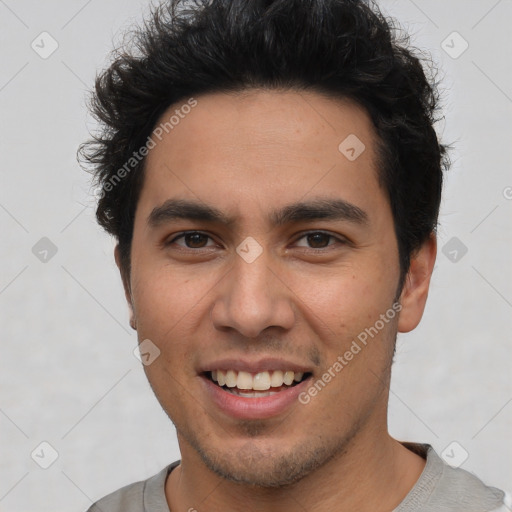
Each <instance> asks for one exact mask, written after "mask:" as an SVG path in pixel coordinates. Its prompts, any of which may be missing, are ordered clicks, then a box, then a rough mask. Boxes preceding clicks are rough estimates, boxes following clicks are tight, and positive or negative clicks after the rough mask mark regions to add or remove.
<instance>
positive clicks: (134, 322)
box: [114, 244, 137, 331]
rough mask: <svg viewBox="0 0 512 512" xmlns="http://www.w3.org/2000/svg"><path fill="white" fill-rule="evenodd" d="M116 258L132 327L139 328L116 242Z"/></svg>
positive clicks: (127, 279)
mask: <svg viewBox="0 0 512 512" xmlns="http://www.w3.org/2000/svg"><path fill="white" fill-rule="evenodd" d="M114 259H115V261H116V265H117V268H118V269H119V273H120V274H121V281H122V283H123V288H124V296H125V297H126V302H127V303H128V309H129V310H130V327H131V328H132V329H133V330H135V331H136V330H137V319H136V317H135V312H134V310H133V299H132V294H131V289H130V283H129V278H128V276H126V274H125V272H124V270H123V267H122V264H121V252H120V250H119V244H116V247H115V249H114Z"/></svg>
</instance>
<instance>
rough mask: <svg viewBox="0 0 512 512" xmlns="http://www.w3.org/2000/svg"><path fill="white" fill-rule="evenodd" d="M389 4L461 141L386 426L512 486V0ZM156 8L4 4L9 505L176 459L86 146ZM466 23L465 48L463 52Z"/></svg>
mask: <svg viewBox="0 0 512 512" xmlns="http://www.w3.org/2000/svg"><path fill="white" fill-rule="evenodd" d="M381 5H382V7H383V9H384V11H385V12H387V13H389V14H391V15H393V16H396V17H397V18H398V19H399V20H400V21H401V23H402V26H403V27H404V28H405V29H407V30H408V31H410V32H411V34H412V42H413V44H414V45H416V46H418V47H420V48H427V49H429V50H430V52H431V54H432V56H433V59H434V61H435V62H436V63H437V64H438V66H440V69H441V71H440V76H439V77H440V78H442V79H443V81H444V88H443V91H444V92H443V98H444V106H445V115H446V119H445V121H444V122H443V123H442V124H441V126H440V127H439V132H440V134H441V135H442V138H443V141H445V142H454V144H455V150H454V151H453V153H452V159H453V162H454V163H453V167H452V169H451V171H450V172H449V174H448V175H447V176H446V188H445V191H444V199H443V203H442V210H441V217H440V223H441V226H440V229H439V253H438V260H437V264H436V268H435V273H434V276H433V279H432V286H431V292H430V296H429V301H428V304H427V309H426V312H425V316H424V319H423V322H422V324H421V325H420V327H418V328H417V329H416V330H415V331H414V332H413V333H411V334H408V335H401V336H399V343H398V349H397V357H396V363H395V366H394V373H393V382H392V388H391V401H390V431H391V433H392V434H393V435H394V436H395V437H397V438H399V439H401V440H412V441H421V442H428V443H431V444H432V445H433V446H434V447H435V448H436V450H437V451H438V453H443V452H444V453H445V456H446V457H448V458H451V459H452V462H454V463H460V462H461V461H462V460H463V459H464V458H465V457H466V454H467V459H466V460H465V461H464V462H463V464H462V467H463V468H465V469H467V470H469V471H472V472H474V473H476V474H477V475H479V476H480V477H481V478H482V479H484V481H486V482H488V483H489V484H492V485H494V486H497V487H500V488H504V489H509V490H512V464H510V461H511V460H512V441H511V436H510V432H511V428H510V427H511V424H512V422H511V420H512V403H511V402H512V377H511V371H510V361H511V360H512V344H511V343H510V332H511V327H512V321H511V319H512V315H511V308H512V279H511V269H512V265H510V260H511V258H510V256H511V251H510V247H511V239H512V229H511V227H512V215H511V213H512V200H511V198H512V175H511V171H510V164H511V161H512V158H511V157H512V155H511V151H512V150H511V147H512V144H511V142H512V138H511V136H512V127H511V122H510V121H511V113H512V86H511V78H512V67H511V59H510V56H511V55H512V53H511V51H512V39H511V37H510V28H509V23H510V20H511V19H512V2H511V1H510V0H501V1H496V0H482V1H467V0H457V1H454V0H452V1H445V0H443V1H441V0H436V1H432V0H429V1H426V0H415V1H410V0H404V1H400V2H397V1H395V2H393V1H384V2H381ZM146 6H147V2H146V1H143V0H130V1H126V0H125V1H121V0H108V1H103V2H102V1H100V0H89V1H86V0H67V1H64V0H53V1H45V2H36V1H35V0H31V1H23V0H0V37H1V54H2V55H1V58H2V66H1V70H0V109H1V116H0V119H1V139H0V142H1V148H0V149H1V160H0V161H1V173H2V174H1V187H0V223H1V233H2V240H3V243H2V244H1V245H0V268H1V275H0V308H1V326H2V344H1V355H0V380H1V381H0V393H1V397H0V436H1V437H0V509H1V510H2V511H6V512H10V511H23V512H27V511H31V510H34V511H35V510H39V511H56V510H68V511H82V510H85V509H86V508H87V507H88V506H89V505H90V503H91V500H94V499H97V498H99V497H100V496H102V495H104V494H106V493H107V492H110V491H112V490H114V489H116V488H118V487H120V486H122V485H125V484H127V483H130V482H132V481H135V480H139V479H144V478H147V477H148V476H150V475H152V474H154V473H156V472H157V471H159V470H160V469H161V468H162V467H163V466H164V465H166V464H168V463H170V462H172V461H174V460H176V459H177V458H179V452H178V447H177V443H176V438H175V430H174V427H173V425H172V424H171V422H170V421H169V420H168V419H167V417H166V416H165V414H164V413H163V412H162V410H161V408H160V406H159V405H158V403H157V401H156V399H155V398H154V397H153V394H152V392H151V390H150V388H149V385H148V384H147V381H146V378H145V376H144V373H143V370H142V367H141V365H140V363H139V361H138V360H137V359H136V358H135V357H134V355H133V353H132V351H133V349H134V348H135V346H136V343H137V340H136V336H135V333H134V331H132V330H131V329H130V328H129V326H128V314H127V309H126V305H125V300H124V295H123V293H122V287H121V282H120V279H119V277H118V273H117V268H116V267H115V264H114V259H113V253H112V251H113V248H114V243H113V241H112V240H110V239H109V237H108V236H107V235H106V234H104V233H103V232H102V231H101V230H100V228H99V227H98V226H97V225H96V224H95V221H94V199H93V197H92V196H91V193H90V192H91V191H90V185H89V181H88V180H89V176H88V175H87V174H86V173H84V172H83V171H81V170H80V168H79V167H78V165H77V163H76V160H75V152H76V149H77V146H78V144H79V143H80V142H82V141H83V140H84V139H86V138H87V136H88V130H89V129H93V128H94V123H93V122H92V120H91V119H90V118H89V117H88V115H87V113H86V110H85V92H86V90H87V89H88V88H89V87H90V86H91V84H92V83H93V79H94V76H95V73H96V70H97V69H99V68H100V67H102V66H104V65H105V63H106V62H107V53H108V51H109V50H110V49H111V47H112V41H113V39H114V40H116V41H119V40H120V35H119V34H120V32H119V31H120V29H122V28H126V27H127V25H129V24H131V23H133V22H135V21H137V20H139V19H140V18H141V13H142V12H143V10H144V9H145V7H146ZM44 31H46V32H48V33H49V34H50V35H51V37H52V38H53V39H54V40H56V41H57V43H58V48H57V50H56V51H55V52H54V53H53V54H52V55H50V56H49V57H47V58H46V59H43V58H41V57H40V55H39V54H38V53H36V51H34V49H33V48H32V47H31V43H32V41H35V43H34V45H36V44H37V45H39V48H38V50H39V51H40V52H41V51H43V50H44V51H48V50H49V49H51V44H52V41H51V40H50V39H48V36H40V34H41V32H44ZM454 31H456V32H458V33H459V34H460V36H461V37H462V38H463V40H465V41H467V42H468V44H469V47H468V48H467V50H466V51H465V52H464V53H462V54H461V55H457V58H454V55H456V54H458V53H460V51H461V50H462V49H463V45H464V41H463V40H462V39H460V37H459V36H457V35H453V34H452V33H453V32H454ZM41 38H46V39H44V40H43V42H41ZM447 38H448V39H447ZM443 41H446V42H445V43H444V44H443ZM442 45H443V46H442ZM42 46H44V48H41V47H42ZM443 47H445V48H446V49H447V51H448V52H449V53H450V52H451V54H452V56H450V55H449V54H448V53H447V52H446V51H445V50H444V49H443ZM43 237H47V238H48V239H49V240H50V241H51V243H52V244H54V246H55V247H56V249H57V252H56V253H55V254H52V251H51V248H50V249H48V247H49V246H48V241H46V240H43V241H42V242H39V241H40V239H41V238H43ZM454 237H456V238H455V239H453V238H454ZM38 243H39V245H36V244H38ZM446 244H448V245H446ZM34 246H35V249H33V248H34ZM464 247H465V248H467V253H466V254H463V251H464ZM45 249H46V250H49V252H47V253H45V252H44V250H45ZM454 251H455V252H454ZM34 253H35V254H34ZM45 259H46V261H44V260H45ZM41 260H43V261H41ZM43 441H46V442H48V443H49V444H50V445H51V447H49V446H48V445H42V446H41V445H40V443H41V442H43ZM454 441H455V442H456V443H458V444H455V445H451V446H449V445H450V443H452V442H454ZM448 446H449V448H448V449H447V450H446V451H445V449H446V448H447V447H448ZM34 450H35V452H34ZM53 450H55V452H53ZM33 452H34V455H33V458H32V457H31V453H33ZM54 455H58V458H57V459H56V460H55V461H54V462H53V464H51V466H49V467H48V469H43V468H41V467H40V465H47V464H49V463H50V462H52V460H53V458H54V457H53V458H52V456H54Z"/></svg>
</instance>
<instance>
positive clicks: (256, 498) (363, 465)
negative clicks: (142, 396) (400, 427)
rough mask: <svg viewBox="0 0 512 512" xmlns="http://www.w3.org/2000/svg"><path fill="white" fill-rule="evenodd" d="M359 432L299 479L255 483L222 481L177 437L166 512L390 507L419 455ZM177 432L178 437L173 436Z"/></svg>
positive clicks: (420, 463)
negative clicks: (282, 484) (178, 459)
mask: <svg viewBox="0 0 512 512" xmlns="http://www.w3.org/2000/svg"><path fill="white" fill-rule="evenodd" d="M376 434H377V433H376V432H375V431H373V432H368V433H364V432H360V434H359V435H358V436H356V437H355V438H354V439H352V441H351V442H350V445H349V446H347V447H346V449H345V450H344V451H343V452H342V453H340V454H338V455H336V456H335V457H333V458H332V459H331V460H329V461H328V462H327V463H325V464H324V465H323V466H322V467H320V468H318V469H317V470H315V471H313V472H312V473H310V474H309V475H307V476H306V477H304V478H302V479H301V480H300V481H299V482H296V483H294V484H291V485H287V486H285V487H280V488H261V487H256V486H247V485H242V484H238V483H235V482H231V481H228V480H226V479H224V478H221V477H220V476H218V475H216V474H215V473H213V472H212V471H210V470H209V469H208V468H207V467H206V466H205V465H204V463H203V462H202V460H201V459H200V457H199V455H198V454H197V452H196V451H195V450H194V449H193V448H192V447H191V446H190V445H189V444H188V443H187V442H186V441H184V440H183V439H180V450H181V454H182V462H181V464H180V465H179V466H178V467H177V468H175V469H174V470H173V471H172V472H171V474H170V476H169V478H168V479H167V482H166V488H165V492H166V497H167V502H168V504H169V508H170V510H171V512H181V511H185V510H186V511H188V510H194V509H196V510H197V511H199V512H201V510H208V512H220V511H225V510H232V511H238V510H240V511H242V510H260V511H264V512H278V511H281V510H283V509H284V507H290V506H291V507H293V509H296V508H297V505H300V506H299V509H304V510H315V511H316V512H333V511H336V512H343V511H352V510H358V511H359V512H366V511H368V512H370V511H372V512H375V511H378V510H382V511H386V510H393V509H394V508H395V507H397V506H398V505H399V504H400V502H401V501H402V500H403V499H404V498H405V496H406V495H407V493H408V492H409V491H410V490H411V488H412V487H413V486H414V484H415V483H416V481H417V480H418V478H419V477H420V474H421V472H422V471H423V468H424V466H425V460H424V459H423V458H421V457H420V456H419V455H416V454H415V453H413V452H412V451H410V450H408V449H407V448H405V447H404V446H403V445H402V444H400V443H399V442H398V441H396V440H395V439H393V438H392V437H390V436H389V434H388V433H387V431H384V432H382V433H381V434H380V435H376ZM178 437H179V436H178Z"/></svg>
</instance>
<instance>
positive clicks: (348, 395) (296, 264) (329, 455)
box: [115, 89, 436, 512]
mask: <svg viewBox="0 0 512 512" xmlns="http://www.w3.org/2000/svg"><path fill="white" fill-rule="evenodd" d="M197 101H198V104H197V106H196V107H194V108H193V109H192V111H191V112H190V113H189V114H188V115H187V116H186V117H185V118H184V119H182V120H181V121H180V123H179V124H178V125H177V126H175V127H174V129H173V130H172V131H170V132H169V133H168V134H164V137H163V138H162V141H161V142H159V143H158V144H157V146H156V147H155V148H154V149H152V150H151V151H150V153H149V155H148V157H147V160H146V169H145V173H146V174H145V182H144V185H143V188H142V191H141V195H140V199H139V202H138V205H137V209H136V216H135V224H134V234H133V242H132V252H131V257H132V269H131V274H130V276H129V277H127V278H125V279H124V280H123V284H124V287H125V291H126V298H127V300H128V304H129V306H130V310H131V315H132V318H131V323H132V326H134V327H136V329H137V331H138V337H139V340H140V341H142V340H145V339H150V340H151V341H152V342H153V343H154V344H155V345H157V346H158V347H159V349H160V351H161V354H160V356H159V357H158V358H157V359H156V360H155V361H154V362H153V363H152V364H150V365H148V366H145V371H146V373H147V377H148V379H149V382H150V384H151V386H152V388H153V390H154V392H155V394H156V396H157V398H158V400H159V401H160V403H161V405H162V407H163V408H164V410H165V411H166V412H167V414H168V415H169V417H170V418H171V420H172V422H173V423H174V424H175V426H176V430H177V435H178V441H179V445H180V451H181V464H180V466H179V467H178V468H176V469H175V470H174V471H173V472H172V473H171V475H170V476H169V478H168V479H167V482H166V488H165V491H166V497H167V501H168V504H169V508H170V510H171V511H172V512H178V511H180V512H181V511H188V510H189V509H190V508H195V509H196V510H197V511H199V512H201V511H202V510H207V511H209V512H215V511H221V510H223V511H224V510H230V511H238V510H244V511H247V510H251V511H278V510H283V507H285V506H287V507H289V506H292V507H293V509H294V510H295V509H298V510H315V511H318V512H323V511H329V512H332V511H344V510H359V511H361V512H364V511H366V510H368V511H370V510H372V511H376V510H379V511H387V510H392V509H393V508H394V507H396V506H397V505H398V504H399V503H400V502H401V501H402V500H403V498H404V497H405V496H406V494H407V493H408V492H409V491H410V489H411V488H412V486H413V485H414V483H415V482H416V481H417V479H418V478H419V476H420V474H421V471H422V470H423V468H424V465H425V461H424V460H423V459H422V458H421V457H419V456H418V455H415V454H414V453H413V452H411V451H409V450H408V449H407V448H405V447H404V446H403V445H402V444H400V443H399V442H398V441H396V440H395V439H393V438H392V437H391V436H390V435H389V433H388V431H387V405H388V395H389V388H388V387H389V380H390V373H391V363H392V355H393V346H394V342H395V339H396V334H397V332H408V331H410V330H412V329H414V328H415V327H416V325H417V324H418V323H419V321H420V319H421V317H422V314H423V310H424V307H425V302H426V299H427V294H428V287H429V283H430V276H431V273H432V270H433V266H434V262H435V256H436V239H435V236H434V235H432V236H431V237H430V238H429V239H428V240H427V241H426V242H425V243H424V244H423V246H422V247H421V248H420V249H419V250H418V251H417V252H416V253H414V254H413V255H412V259H411V266H410V269H409V273H408V277H407V279H406V283H405V286H404V288H403V289H402V291H401V294H400V299H399V300H400V304H401V306H402V310H401V311H400V314H399V316H396V317H395V318H394V319H393V320H392V321H389V323H387V324H385V326H384V328H383V329H381V330H380V331H379V333H378V335H377V336H375V337H374V338H373V339H372V340H371V341H370V342H369V343H368V344H367V346H366V347H364V348H363V350H361V351H360V352H359V353H358V354H357V355H356V356H354V358H353V359H352V360H351V361H350V362H349V364H347V365H346V366H345V367H344V368H343V370H342V371H341V372H339V373H338V374H337V375H336V377H335V378H333V379H332V380H331V382H329V383H328V385H327V386H326V387H325V388H324V389H322V391H321V392H320V393H318V395H317V396H315V397H313V398H312V399H311V401H310V403H308V404H307V405H303V404H300V403H298V402H297V403H296V404H293V405H292V407H290V408H289V409H287V410H286V412H285V413H284V414H279V415H277V416H275V417H272V418H269V419H265V420H258V419H256V420H239V419H235V418H233V417H230V416H228V415H226V414H224V413H223V412H222V411H220V410H219V409H218V408H217V407H216V406H215V405H214V404H213V403H212V402H211V400H209V399H208V396H207V395H206V393H205V392H204V391H203V386H202V385H201V378H200V377H199V375H198V368H200V367H201V365H204V364H207V363H208V362H209V361H212V360H214V359H217V358H220V357H235V358H236V357H245V358H252V359H255V358H257V357H264V356H275V357H283V358H285V359H286V358H288V359H290V358H291V359H292V360H293V361H296V362H298V363H300V364H303V365H304V366H307V367H308V368H311V371H312V372H313V378H314V380H315V381H316V380H317V379H318V378H320V377H321V376H322V374H323V373H324V372H325V371H326V369H327V368H329V367H330V366H332V364H333V363H334V362H335V361H336V359H337V357H338V356H339V355H342V354H344V353H345V352H346V351H347V350H348V348H349V347H350V345H351V343H352V341H353V340H354V339H355V338H356V337H357V335H358V334H359V333H361V332H362V331H364V329H365V328H368V327H370V326H373V325H374V324H375V322H376V320H378V319H379V317H380V315H381V314H384V313H386V311H388V310H389V309H390V308H391V306H392V304H393V303H394V299H395V298H396V297H397V295H396V294H397V286H398V282H399V275H400V268H399V259H398V247H397V240H396V235H395V232H394V227H393V218H392V213H391V209H390V206H389V201H388V199H387V195H386V192H385V190H383V189H382V188H380V186H379V184H378V181H377V171H376V160H375V154H374V147H375V140H376V139H375V137H376V136H375V132H374V129H373V125H372V123H371V120H370V118H369V117H368V115H367V114H366V112H365V111H364V110H363V109H362V108H360V107H358V106H357V105H355V104H354V103H351V102H350V101H348V100H347V101H342V100H339V99H336V100H335V99H331V98H326V97H324V96H321V95H319V94H317V93H314V92H307V93H306V92H295V91H275V90H274V91H268V90H258V89H256V90H249V91H244V92H243V93H237V94H234V93H230V94H227V93H215V94H208V95H203V96H200V97H198V98H197ZM177 107H179V105H173V106H171V107H169V110H168V112H167V113H166V115H164V116H162V119H165V118H168V116H169V115H170V114H171V113H172V112H173V111H174V110H175V109H176V108H177ZM349 134H356V135H357V137H358V138H359V139H360V140H361V141H362V142H363V143H364V144H365V146H366V149H365V151H364V152H363V153H362V154H361V155H360V156H359V157H358V158H357V159H356V160H354V161H349V160H348V159H347V158H346V157H345V156H344V155H343V154H342V153H341V152H340V151H339V150H338V146H339V144H340V143H341V142H342V141H343V140H344V139H345V138H346V137H347V136H348V135H349ZM170 198H182V199H190V200H195V201H200V202H201V203H206V204H208V205H211V206H214V207H216V208H218V209H220V210H222V212H224V213H225V214H226V215H230V216H233V217H234V219H235V222H234V223H233V224H232V225H229V226H225V225H219V224H214V223H210V222H206V221H194V220H189V219H181V220H173V221H170V222H166V223H163V224H162V225H159V226H158V227H156V228H155V227H150V226H148V223H147V219H148V216H149V215H150V213H151V211H152V210H153V209H154V208H155V207H158V206H160V205H162V204H163V203H164V202H165V201H166V200H168V199H170ZM314 198H342V199H344V200H345V201H348V202H350V203H351V204H353V205H356V206H357V207H359V208H360V209H362V210H363V211H364V212H366V214H367V217H368V222H367V223H365V224H358V223H354V222H349V221H347V220H325V219H319V220H312V221H309V222H306V221H300V222H298V223H289V224H286V225H283V226H273V225H272V224H269V222H268V214H269V212H270V211H272V210H273V209H275V208H279V207H282V206H285V205H287V204H289V203H292V202H296V201H299V200H301V201H304V200H309V199H314ZM194 230H196V231H200V232H202V233H204V234H205V235H207V236H205V237H199V239H198V240H197V239H192V240H190V239H188V242H187V239H183V238H181V239H178V240H175V239H176V237H177V236H179V235H180V234H181V233H183V232H184V231H194ZM319 230H321V231H323V232H327V233H328V234H329V235H332V236H333V237H335V238H329V237H328V236H326V237H322V236H320V238H319V239H318V238H313V239H311V238H308V237H307V236H305V233H304V232H306V234H307V233H310V234H311V232H313V233H314V232H317V231H319ZM248 236H251V237H253V238H254V239H255V240H257V242H258V243H259V244H260V246H261V248H262V251H263V252H262V253H261V255H260V256H259V257H258V258H257V259H256V260H255V261H253V262H252V263H247V262H246V261H245V260H244V259H242V258H241V257H240V256H239V255H238V253H237V252H236V248H237V246H238V245H239V244H240V243H241V242H242V241H243V240H244V239H245V238H246V237H248ZM208 237H211V238H208ZM337 238H339V240H340V241H338V240H337ZM173 240H174V241H173ZM343 241H345V242H344V243H342V242H343ZM166 243H167V245H166ZM187 243H188V247H187ZM312 248H313V251H314V248H316V253H315V252H312ZM115 255H116V261H117V263H118V266H119V264H120V259H119V251H118V249H117V248H116V251H115ZM122 275H123V274H122Z"/></svg>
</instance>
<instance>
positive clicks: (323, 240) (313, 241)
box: [298, 231, 341, 249]
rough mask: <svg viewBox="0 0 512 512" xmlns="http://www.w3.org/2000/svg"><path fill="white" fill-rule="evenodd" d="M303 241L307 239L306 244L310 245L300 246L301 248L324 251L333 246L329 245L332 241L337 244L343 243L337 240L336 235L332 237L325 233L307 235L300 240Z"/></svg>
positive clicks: (317, 232) (316, 232) (318, 232)
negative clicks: (325, 248)
mask: <svg viewBox="0 0 512 512" xmlns="http://www.w3.org/2000/svg"><path fill="white" fill-rule="evenodd" d="M303 239H305V240H306V243H307V244H310V245H299V247H309V248H310V249H323V248H324V247H328V246H329V245H333V244H330V243H329V240H330V239H334V240H335V241H337V242H341V240H340V239H339V238H336V237H335V236H334V235H330V234H329V233H324V232H323V231H315V232H311V233H306V234H305V235H303V236H301V237H300V238H299V239H298V240H303Z"/></svg>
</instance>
